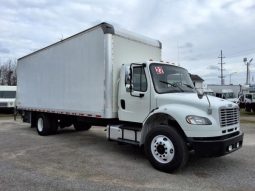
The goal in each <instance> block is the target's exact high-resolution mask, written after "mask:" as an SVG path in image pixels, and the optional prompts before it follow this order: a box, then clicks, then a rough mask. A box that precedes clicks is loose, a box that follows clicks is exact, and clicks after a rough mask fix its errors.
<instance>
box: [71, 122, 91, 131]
mask: <svg viewBox="0 0 255 191" xmlns="http://www.w3.org/2000/svg"><path fill="white" fill-rule="evenodd" d="M73 126H74V128H75V130H76V131H87V130H89V129H90V128H91V125H90V124H88V123H85V122H81V121H76V122H74V124H73Z"/></svg>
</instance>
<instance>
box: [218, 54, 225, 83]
mask: <svg viewBox="0 0 255 191" xmlns="http://www.w3.org/2000/svg"><path fill="white" fill-rule="evenodd" d="M218 58H220V63H219V64H220V76H219V78H220V79H221V80H220V81H221V85H224V78H225V76H224V75H223V70H224V69H223V64H225V63H223V58H225V57H224V56H223V55H222V50H221V51H220V56H219V57H218Z"/></svg>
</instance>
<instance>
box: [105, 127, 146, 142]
mask: <svg viewBox="0 0 255 191" xmlns="http://www.w3.org/2000/svg"><path fill="white" fill-rule="evenodd" d="M106 131H107V133H106V136H107V139H108V140H113V141H118V142H124V143H128V144H133V145H139V143H140V140H141V128H139V127H130V126H125V125H123V124H119V125H108V126H107V128H106Z"/></svg>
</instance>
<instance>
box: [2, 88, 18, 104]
mask: <svg viewBox="0 0 255 191" xmlns="http://www.w3.org/2000/svg"><path fill="white" fill-rule="evenodd" d="M16 89H17V87H16V86H0V109H8V108H10V109H11V108H14V106H15V97H16Z"/></svg>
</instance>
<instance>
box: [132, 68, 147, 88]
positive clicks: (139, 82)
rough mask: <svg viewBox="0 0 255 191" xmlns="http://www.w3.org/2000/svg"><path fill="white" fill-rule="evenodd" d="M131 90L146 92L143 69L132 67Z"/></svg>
mask: <svg viewBox="0 0 255 191" xmlns="http://www.w3.org/2000/svg"><path fill="white" fill-rule="evenodd" d="M132 78H133V79H132V81H133V90H134V91H140V92H146V91H147V78H146V75H145V71H144V68H143V67H141V66H139V67H133V77H132Z"/></svg>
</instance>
